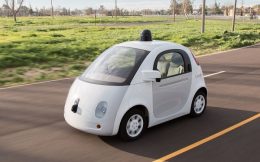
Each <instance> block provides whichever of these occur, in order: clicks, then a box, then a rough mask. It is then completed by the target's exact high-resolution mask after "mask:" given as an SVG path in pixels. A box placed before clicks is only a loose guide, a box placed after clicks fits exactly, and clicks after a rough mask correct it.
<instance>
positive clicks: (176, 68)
mask: <svg viewBox="0 0 260 162" xmlns="http://www.w3.org/2000/svg"><path fill="white" fill-rule="evenodd" d="M182 73H184V62H183V59H182V57H181V55H179V54H174V55H173V56H172V61H171V62H170V65H169V69H168V73H167V76H174V75H178V74H182Z"/></svg>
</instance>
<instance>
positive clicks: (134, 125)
mask: <svg viewBox="0 0 260 162" xmlns="http://www.w3.org/2000/svg"><path fill="white" fill-rule="evenodd" d="M143 125H144V121H143V118H142V116H141V115H139V114H135V115H132V116H131V117H130V118H129V119H128V121H127V124H126V132H127V134H128V135H129V136H130V137H137V136H138V135H139V134H140V133H141V132H142V130H143Z"/></svg>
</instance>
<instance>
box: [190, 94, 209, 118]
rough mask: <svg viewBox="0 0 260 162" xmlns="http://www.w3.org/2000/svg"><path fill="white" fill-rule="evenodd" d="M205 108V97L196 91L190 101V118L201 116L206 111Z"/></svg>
mask: <svg viewBox="0 0 260 162" xmlns="http://www.w3.org/2000/svg"><path fill="white" fill-rule="evenodd" d="M206 106H207V95H206V94H205V93H204V92H202V91H198V92H197V93H196V94H195V96H194V98H193V100H192V104H191V111H190V114H191V116H194V117H196V116H200V115H202V114H203V113H204V111H205V109H206Z"/></svg>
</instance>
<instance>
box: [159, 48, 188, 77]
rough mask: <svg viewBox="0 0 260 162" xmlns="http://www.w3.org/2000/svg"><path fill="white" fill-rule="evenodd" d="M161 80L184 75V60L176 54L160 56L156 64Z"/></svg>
mask: <svg viewBox="0 0 260 162" xmlns="http://www.w3.org/2000/svg"><path fill="white" fill-rule="evenodd" d="M156 67H157V70H159V71H160V73H161V76H162V79H163V78H168V77H172V76H175V75H180V74H183V73H184V71H185V70H184V59H183V57H182V55H181V54H179V53H177V52H170V53H165V54H163V55H161V56H160V57H159V59H158V61H157V63H156Z"/></svg>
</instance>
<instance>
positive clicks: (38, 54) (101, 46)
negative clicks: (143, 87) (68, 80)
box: [0, 16, 260, 86]
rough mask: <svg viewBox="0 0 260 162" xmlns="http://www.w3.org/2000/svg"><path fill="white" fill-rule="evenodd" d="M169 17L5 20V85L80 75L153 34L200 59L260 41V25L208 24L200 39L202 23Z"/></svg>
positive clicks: (0, 52)
mask: <svg viewBox="0 0 260 162" xmlns="http://www.w3.org/2000/svg"><path fill="white" fill-rule="evenodd" d="M168 20H169V17H158V16H156V17H119V18H118V24H115V23H114V19H112V18H111V17H110V18H109V17H103V18H97V26H95V21H94V18H92V17H56V18H55V19H52V18H48V17H40V18H38V17H29V18H18V21H19V22H18V23H16V24H15V23H13V21H12V19H11V18H0V86H8V85H12V84H20V83H30V82H35V81H40V80H49V79H57V78H63V77H72V76H77V75H79V74H80V73H81V72H82V71H83V70H84V69H85V68H86V67H87V66H88V65H89V63H90V62H91V61H93V60H94V59H95V58H96V57H97V56H98V55H99V54H100V53H101V52H102V51H104V50H105V49H106V48H108V47H110V46H111V45H113V44H116V43H120V42H124V41H130V40H138V39H139V33H140V32H141V31H142V30H143V29H146V28H147V29H150V30H151V31H152V32H153V37H154V39H156V40H166V41H172V42H177V43H180V44H183V45H185V46H188V47H190V48H191V49H192V50H193V51H194V52H195V53H196V54H197V55H201V54H209V53H213V52H217V51H222V50H227V49H231V48H237V47H242V46H246V45H252V44H255V43H257V42H260V24H259V23H257V22H249V21H247V22H238V23H237V26H236V32H234V33H232V32H230V28H231V22H230V21H226V20H208V21H207V22H206V33H205V34H200V24H201V22H200V21H196V20H184V19H178V21H177V22H176V23H173V22H171V21H168Z"/></svg>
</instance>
